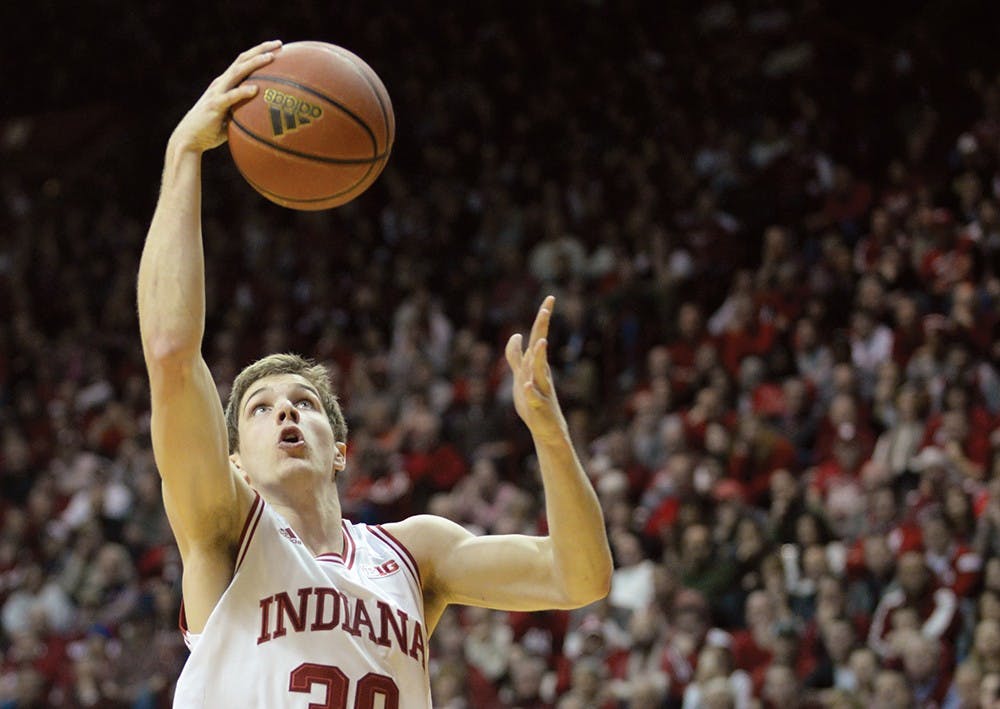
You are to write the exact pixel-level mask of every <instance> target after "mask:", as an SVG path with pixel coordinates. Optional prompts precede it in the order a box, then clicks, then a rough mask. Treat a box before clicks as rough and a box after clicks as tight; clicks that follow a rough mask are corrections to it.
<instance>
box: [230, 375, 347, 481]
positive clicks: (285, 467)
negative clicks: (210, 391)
mask: <svg viewBox="0 0 1000 709" xmlns="http://www.w3.org/2000/svg"><path fill="white" fill-rule="evenodd" d="M239 429H240V449H239V453H238V454H236V459H237V460H236V462H237V464H238V465H239V466H240V468H241V469H242V470H243V472H244V473H245V474H246V475H247V476H248V478H249V480H250V484H251V485H254V486H255V487H258V488H259V487H261V486H267V485H268V484H271V483H274V482H278V481H280V480H282V479H284V478H286V477H287V476H289V475H298V474H301V473H306V474H319V475H321V476H329V478H331V479H332V474H333V473H334V472H336V471H338V470H343V468H344V464H345V460H344V450H345V447H344V444H343V443H340V442H335V440H334V437H333V429H332V428H331V427H330V421H329V419H328V418H327V415H326V412H325V411H324V410H323V404H322V403H321V402H320V398H319V394H318V393H317V392H316V389H315V388H314V387H313V386H312V385H311V384H310V383H309V382H308V380H306V379H305V378H304V377H302V376H300V375H298V374H276V375H273V376H270V377H264V378H263V379H260V380H258V381H256V382H254V383H253V384H252V385H251V386H250V387H249V388H248V389H247V393H246V395H245V396H244V397H243V401H242V402H241V404H240V415H239Z"/></svg>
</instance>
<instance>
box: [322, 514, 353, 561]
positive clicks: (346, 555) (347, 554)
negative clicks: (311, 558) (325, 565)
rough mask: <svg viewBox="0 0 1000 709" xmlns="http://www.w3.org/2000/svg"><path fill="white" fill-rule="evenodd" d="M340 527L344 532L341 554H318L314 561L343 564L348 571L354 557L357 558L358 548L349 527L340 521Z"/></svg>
mask: <svg viewBox="0 0 1000 709" xmlns="http://www.w3.org/2000/svg"><path fill="white" fill-rule="evenodd" d="M340 526H341V528H342V529H343V530H344V551H343V553H341V554H337V553H335V552H328V553H326V554H320V555H319V556H317V557H315V559H316V561H332V562H335V563H337V564H343V565H344V566H346V567H347V568H348V569H351V568H353V567H354V557H355V556H357V551H358V547H357V545H356V544H355V543H354V537H352V536H351V530H350V527H348V526H347V522H344V521H343V520H341V523H340ZM345 559H346V561H345Z"/></svg>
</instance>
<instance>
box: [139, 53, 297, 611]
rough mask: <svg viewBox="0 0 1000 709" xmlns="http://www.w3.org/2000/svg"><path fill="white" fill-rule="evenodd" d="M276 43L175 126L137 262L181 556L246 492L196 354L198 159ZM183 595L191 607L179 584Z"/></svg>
mask: <svg viewBox="0 0 1000 709" xmlns="http://www.w3.org/2000/svg"><path fill="white" fill-rule="evenodd" d="M279 46H280V43H276V42H274V43H265V44H262V45H259V46H257V47H255V48H253V49H251V50H248V51H247V52H244V53H243V54H241V55H240V56H239V57H238V58H237V59H236V61H235V62H234V63H233V64H232V65H231V66H230V67H229V68H228V69H227V70H226V71H225V72H224V73H223V74H222V75H220V76H219V77H218V78H216V79H215V80H214V81H213V82H212V83H211V85H210V86H209V87H208V89H207V90H206V91H205V93H204V94H203V95H202V96H201V98H200V99H198V101H197V103H196V104H195V105H194V106H193V107H192V108H191V110H190V111H188V113H187V114H186V115H185V116H184V118H183V119H182V120H181V122H180V123H179V124H178V125H177V127H176V129H175V130H174V132H173V134H172V135H171V137H170V141H169V143H168V146H167V151H166V158H165V165H164V169H163V184H162V186H161V190H160V197H159V201H158V202H157V206H156V211H155V213H154V215H153V220H152V223H151V224H150V227H149V234H148V236H147V237H146V243H145V246H144V248H143V252H142V259H141V261H140V264H139V283H138V305H139V328H140V331H141V335H142V347H143V354H144V356H145V359H146V366H147V369H148V370H149V381H150V390H151V399H152V437H153V451H154V454H155V456H156V464H157V467H158V469H159V471H160V475H161V477H162V479H163V490H164V504H165V505H166V508H167V513H168V516H169V518H170V523H171V526H172V528H173V530H174V535H175V536H176V537H177V542H178V545H179V546H180V549H181V553H182V555H184V557H185V564H188V562H189V561H191V558H190V557H191V556H192V554H193V551H192V550H199V549H202V550H203V549H205V548H222V547H225V546H226V545H231V544H232V543H234V542H235V539H236V537H238V535H239V526H238V525H239V524H241V523H242V516H243V515H245V514H246V511H247V509H248V505H249V498H250V495H251V493H250V492H249V490H248V489H247V488H246V487H245V486H244V485H243V483H242V481H240V480H238V479H237V477H236V476H234V475H233V474H232V473H231V471H230V463H229V459H228V453H229V451H228V444H227V435H226V426H225V421H224V418H223V413H222V404H221V402H220V400H219V396H218V392H217V390H216V388H215V384H214V382H213V380H212V376H211V374H210V373H209V371H208V367H207V366H206V364H205V362H204V360H203V359H202V356H201V344H202V336H203V334H204V329H205V267H204V254H203V249H202V242H201V158H202V153H204V152H205V151H206V150H209V149H211V148H214V147H216V146H218V145H220V144H221V143H223V142H224V141H225V135H226V134H225V120H226V116H227V115H228V112H229V110H230V108H231V107H232V106H233V105H234V104H236V103H238V102H239V101H241V100H245V99H247V98H250V97H251V96H252V95H253V93H254V92H255V88H254V87H251V86H240V82H241V81H242V80H243V79H244V78H245V77H246V76H247V75H248V74H249V73H250V72H252V71H253V70H254V69H257V68H258V67H260V66H263V65H264V64H266V63H267V62H269V61H271V57H272V53H273V52H274V51H276V50H277V49H278V48H279ZM220 582H221V580H220ZM226 582H228V579H226ZM185 585H187V584H185ZM223 588H224V586H223ZM196 595H197V594H196ZM185 596H186V597H187V599H188V605H189V615H190V611H191V610H192V609H191V608H190V605H191V602H192V599H191V597H190V594H188V593H187V589H185ZM195 604H197V601H196V600H195Z"/></svg>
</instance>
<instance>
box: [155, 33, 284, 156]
mask: <svg viewBox="0 0 1000 709" xmlns="http://www.w3.org/2000/svg"><path fill="white" fill-rule="evenodd" d="M280 49H281V40H272V41H270V42H263V43H262V44H258V45H257V46H256V47H253V48H252V49H248V50H247V51H245V52H243V53H242V54H240V55H239V56H238V57H236V61H234V62H233V63H232V64H230V65H229V68H228V69H226V70H225V71H224V72H223V73H222V74H220V75H219V76H217V77H216V78H215V80H213V81H212V83H211V84H209V85H208V88H207V89H206V90H205V93H203V94H202V95H201V98H199V99H198V101H197V102H196V103H195V104H194V106H192V107H191V110H190V111H188V112H187V114H186V115H185V116H184V118H182V119H181V122H180V123H178V124H177V127H176V128H175V129H174V133H173V135H172V136H171V138H170V141H171V143H173V144H174V145H175V146H176V147H177V148H179V149H181V150H193V151H197V152H199V153H201V152H205V151H206V150H211V149H212V148H215V147H217V146H219V145H222V144H223V143H225V142H226V125H227V123H228V120H229V112H230V109H232V107H233V106H235V105H236V104H238V103H240V102H241V101H246V100H247V99H250V98H252V97H253V96H254V94H256V93H257V86H255V85H253V84H241V82H242V81H243V80H244V79H245V78H247V76H249V75H250V74H251V73H253V72H254V71H256V70H257V69H259V68H260V67H262V66H264V65H266V64H267V63H268V62H270V61H272V60H273V59H274V55H275V53H276V52H277V51H279V50H280Z"/></svg>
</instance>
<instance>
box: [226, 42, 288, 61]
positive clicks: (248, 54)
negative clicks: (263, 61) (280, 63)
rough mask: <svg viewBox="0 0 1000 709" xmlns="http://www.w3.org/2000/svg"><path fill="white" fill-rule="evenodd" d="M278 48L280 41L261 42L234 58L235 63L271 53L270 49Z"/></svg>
mask: <svg viewBox="0 0 1000 709" xmlns="http://www.w3.org/2000/svg"><path fill="white" fill-rule="evenodd" d="M280 46H281V40H280V39H270V40H268V41H266V42H261V43H260V44H258V45H257V46H256V47H250V49H248V50H246V51H245V52H242V53H241V54H240V55H239V56H238V57H236V61H237V62H239V61H241V60H246V59H250V58H252V57H254V56H256V55H258V54H262V53H263V52H268V51H271V50H272V49H277V48H278V47H280Z"/></svg>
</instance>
